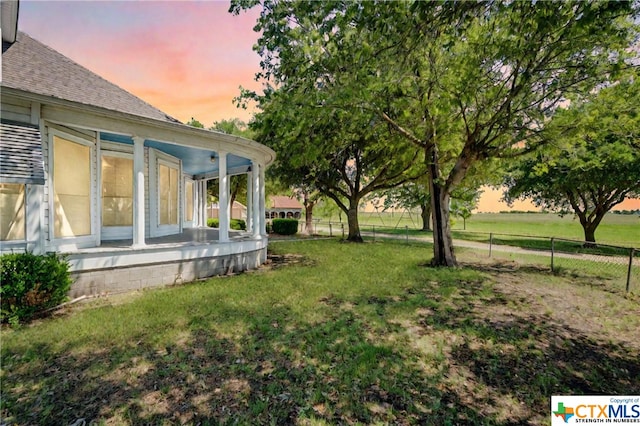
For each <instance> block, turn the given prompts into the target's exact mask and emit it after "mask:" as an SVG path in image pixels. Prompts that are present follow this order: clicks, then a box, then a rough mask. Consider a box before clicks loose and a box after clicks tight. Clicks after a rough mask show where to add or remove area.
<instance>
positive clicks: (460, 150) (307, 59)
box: [231, 0, 632, 266]
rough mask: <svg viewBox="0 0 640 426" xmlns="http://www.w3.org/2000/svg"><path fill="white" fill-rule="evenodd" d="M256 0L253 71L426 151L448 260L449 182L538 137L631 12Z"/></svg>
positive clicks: (617, 57)
mask: <svg viewBox="0 0 640 426" xmlns="http://www.w3.org/2000/svg"><path fill="white" fill-rule="evenodd" d="M256 4H258V2H257V1H252V0H246V1H238V2H234V3H232V8H231V10H232V11H235V12H238V11H239V10H240V9H242V8H248V7H253V6H254V5H256ZM260 4H261V5H262V7H263V11H262V13H261V15H260V18H259V20H258V23H257V25H256V30H257V31H261V32H262V35H261V37H260V39H259V41H258V43H257V45H256V49H257V51H258V52H259V53H260V54H261V56H262V61H261V66H262V72H261V73H260V74H259V75H258V78H261V79H264V81H269V82H271V83H273V84H274V85H275V86H276V87H277V90H278V91H284V92H285V93H291V92H295V93H304V94H306V97H305V98H304V99H302V102H303V103H305V104H307V105H309V106H311V105H313V106H315V111H318V113H320V114H323V112H321V110H322V109H329V110H331V111H336V110H341V111H345V112H347V113H349V114H360V113H361V112H362V111H371V112H372V113H374V114H375V115H376V116H377V117H378V118H379V119H380V120H385V121H386V122H387V123H388V125H389V128H390V129H392V130H393V131H395V132H397V133H398V134H399V135H401V136H402V137H403V138H405V139H406V140H407V141H409V142H410V143H412V144H413V145H414V146H415V148H416V149H417V150H420V151H421V152H422V153H423V154H424V158H426V162H425V166H426V167H427V169H428V178H429V193H430V194H431V202H432V212H433V230H434V257H433V260H432V264H434V265H448V266H454V265H456V263H457V262H456V258H455V255H454V252H453V244H452V240H451V229H450V225H449V204H450V198H451V194H452V193H453V191H455V190H456V188H457V187H458V186H460V185H461V184H462V182H463V180H464V179H465V177H466V176H467V174H468V171H469V170H470V169H472V168H473V166H474V165H475V164H476V163H478V162H482V161H484V160H486V159H488V158H494V157H501V156H513V155H517V154H519V153H521V152H526V151H528V150H529V149H531V147H532V146H533V145H537V144H539V143H543V142H544V141H543V140H542V139H540V138H538V136H537V134H538V132H539V130H540V129H542V128H543V127H544V123H545V120H546V119H547V117H549V116H550V115H552V114H553V111H554V110H555V109H556V107H557V105H558V104H559V103H561V102H562V101H563V100H564V98H565V96H566V94H567V93H568V92H570V91H572V90H577V89H579V90H582V91H589V90H591V88H592V87H594V86H595V85H596V84H597V83H599V82H600V80H599V78H601V79H604V78H608V73H610V72H611V71H612V68H611V65H616V64H619V63H620V62H621V61H622V59H623V58H624V54H623V50H622V49H623V48H625V47H627V45H628V29H629V28H630V24H629V20H628V18H629V16H630V14H631V13H632V4H631V3H629V2H600V1H598V2H596V1H592V2H588V1H579V2H578V1H573V2H559V3H558V2H553V3H552V2H536V3H532V2H524V1H514V2H506V1H505V2H502V1H486V2H381V3H379V2H367V1H362V2H286V1H276V0H265V1H262V2H260ZM294 105H295V104H290V105H289V107H290V108H294V107H297V106H298V105H295V106H294ZM311 111H314V109H313V108H311V109H307V110H306V113H307V114H308V113H311ZM306 118H307V117H306V116H304V115H298V116H296V117H295V118H294V119H295V120H297V121H305V119H306ZM321 144H322V145H325V144H324V143H321Z"/></svg>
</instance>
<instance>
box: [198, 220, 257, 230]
mask: <svg viewBox="0 0 640 426" xmlns="http://www.w3.org/2000/svg"><path fill="white" fill-rule="evenodd" d="M207 226H208V227H209V228H219V227H220V219H218V218H209V219H207ZM229 227H230V228H231V229H234V230H236V231H246V230H247V223H246V222H245V221H244V220H242V219H230V220H229Z"/></svg>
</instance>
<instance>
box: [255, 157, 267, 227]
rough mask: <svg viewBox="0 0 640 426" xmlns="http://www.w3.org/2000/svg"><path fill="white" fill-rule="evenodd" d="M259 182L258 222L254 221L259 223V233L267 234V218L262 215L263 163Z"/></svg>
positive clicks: (263, 209) (263, 206)
mask: <svg viewBox="0 0 640 426" xmlns="http://www.w3.org/2000/svg"><path fill="white" fill-rule="evenodd" d="M258 180H259V182H260V196H259V200H260V204H259V205H260V208H259V209H258V210H259V212H260V222H256V223H259V224H260V234H261V235H263V236H266V235H267V220H266V219H265V217H264V211H265V204H264V203H265V200H264V197H265V191H264V165H262V164H260V177H259V179H258Z"/></svg>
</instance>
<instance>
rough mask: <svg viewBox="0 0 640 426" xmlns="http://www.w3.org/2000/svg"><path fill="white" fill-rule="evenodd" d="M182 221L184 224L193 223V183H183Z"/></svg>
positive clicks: (189, 181) (186, 181) (187, 181)
mask: <svg viewBox="0 0 640 426" xmlns="http://www.w3.org/2000/svg"><path fill="white" fill-rule="evenodd" d="M184 206H185V210H186V211H185V214H184V220H185V221H186V222H191V221H193V181H192V180H185V182H184Z"/></svg>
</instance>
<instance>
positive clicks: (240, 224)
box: [229, 219, 247, 231]
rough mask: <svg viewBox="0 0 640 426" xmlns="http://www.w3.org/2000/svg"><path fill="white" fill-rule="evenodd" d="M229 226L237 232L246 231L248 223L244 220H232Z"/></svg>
mask: <svg viewBox="0 0 640 426" xmlns="http://www.w3.org/2000/svg"><path fill="white" fill-rule="evenodd" d="M229 226H231V229H235V230H236V231H246V230H247V223H246V222H245V221H244V220H242V219H231V221H230V223H229Z"/></svg>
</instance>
